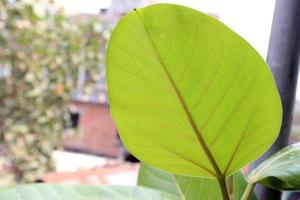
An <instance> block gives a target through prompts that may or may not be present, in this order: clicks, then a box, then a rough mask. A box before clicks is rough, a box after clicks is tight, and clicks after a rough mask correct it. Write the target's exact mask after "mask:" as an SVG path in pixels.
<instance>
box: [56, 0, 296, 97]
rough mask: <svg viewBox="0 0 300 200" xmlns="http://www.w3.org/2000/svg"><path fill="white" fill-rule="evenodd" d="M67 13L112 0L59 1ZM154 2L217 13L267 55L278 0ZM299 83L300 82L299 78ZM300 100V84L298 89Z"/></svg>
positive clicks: (91, 8)
mask: <svg viewBox="0 0 300 200" xmlns="http://www.w3.org/2000/svg"><path fill="white" fill-rule="evenodd" d="M56 1H58V2H60V3H61V4H62V5H63V6H64V7H65V9H66V11H67V13H69V14H75V13H80V12H81V13H93V14H97V13H98V12H99V9H100V7H102V8H105V7H109V6H110V3H111V0H56ZM151 2H162V3H175V4H181V5H185V6H189V7H192V8H194V9H197V10H200V11H202V12H208V13H213V14H216V15H217V16H218V17H219V19H220V20H221V21H223V22H224V23H225V24H226V25H227V26H229V27H230V28H231V29H233V30H234V31H236V32H237V33H238V34H240V35H241V36H242V37H243V38H245V39H246V40H247V41H248V42H249V43H250V44H251V45H252V46H253V47H254V48H255V49H256V50H257V51H258V52H259V53H260V54H261V55H262V57H263V58H266V55H267V50H268V43H269V37H270V31H271V24H272V17H273V11H274V6H275V0H151ZM298 85H300V81H298ZM297 99H298V100H300V87H298V88H297Z"/></svg>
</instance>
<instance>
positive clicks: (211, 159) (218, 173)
mask: <svg viewBox="0 0 300 200" xmlns="http://www.w3.org/2000/svg"><path fill="white" fill-rule="evenodd" d="M134 11H135V13H136V14H137V16H138V18H139V19H140V21H141V22H142V24H143V27H144V29H145V32H146V35H147V37H148V39H149V41H150V42H151V46H152V48H153V50H154V52H155V56H156V57H157V60H158V62H159V63H160V65H161V66H162V68H163V71H164V72H165V75H166V76H167V78H168V80H169V81H170V83H171V86H172V88H173V90H174V92H175V94H176V96H177V97H178V99H179V102H180V105H181V107H182V109H183V111H184V113H185V116H186V118H187V120H188V122H189V124H190V126H191V128H192V129H193V131H194V133H195V135H196V137H197V140H198V142H199V144H200V146H201V148H202V150H203V151H204V153H205V155H206V156H207V158H208V160H209V162H210V164H211V166H212V167H213V169H214V172H215V173H213V174H212V175H214V176H215V177H216V178H220V177H223V176H224V175H223V173H222V172H221V170H220V169H219V166H218V165H217V163H216V161H215V159H214V157H213V156H212V154H211V152H210V150H209V148H208V146H207V145H206V143H205V142H204V139H203V137H202V134H201V132H200V131H199V130H198V128H197V126H196V124H195V122H194V120H193V118H192V116H191V115H190V113H189V110H188V108H187V105H186V103H185V101H184V99H183V97H182V95H181V93H180V91H179V90H178V88H177V86H176V84H175V82H174V80H173V78H172V77H171V76H170V74H169V72H168V70H167V68H166V66H165V64H164V62H163V61H162V59H161V58H160V56H159V53H158V51H157V49H156V47H155V45H154V42H153V40H152V38H151V37H150V34H149V31H148V29H147V27H146V25H145V23H144V21H143V18H142V16H141V15H140V13H139V12H138V10H137V9H134ZM199 166H200V165H199ZM200 167H201V166H200ZM202 169H203V168H202ZM207 172H209V173H210V174H211V172H210V171H207Z"/></svg>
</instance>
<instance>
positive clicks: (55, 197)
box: [0, 184, 179, 200]
mask: <svg viewBox="0 0 300 200" xmlns="http://www.w3.org/2000/svg"><path fill="white" fill-rule="evenodd" d="M0 199H1V200H141V199H143V200H153V199H158V200H179V198H177V197H176V196H175V195H172V194H169V193H166V192H164V191H161V190H154V189H150V188H144V187H129V186H105V185H50V184H30V185H17V186H14V187H8V188H0Z"/></svg>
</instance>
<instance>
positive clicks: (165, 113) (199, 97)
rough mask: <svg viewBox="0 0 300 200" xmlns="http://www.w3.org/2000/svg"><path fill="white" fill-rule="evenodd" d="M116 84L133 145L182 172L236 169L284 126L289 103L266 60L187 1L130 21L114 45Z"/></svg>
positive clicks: (110, 59)
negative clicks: (285, 106) (283, 101)
mask: <svg viewBox="0 0 300 200" xmlns="http://www.w3.org/2000/svg"><path fill="white" fill-rule="evenodd" d="M107 82H108V94H109V99H110V106H111V111H112V116H113V118H114V120H115V122H116V125H117V128H118V130H119V133H120V136H121V139H122V141H123V142H124V144H125V146H126V147H127V148H128V149H129V150H130V152H132V153H133V154H134V155H135V156H136V157H137V158H139V159H140V160H142V161H143V162H145V163H148V164H150V165H153V166H156V167H159V168H161V169H164V170H167V171H170V172H172V173H175V174H184V175H191V176H203V177H224V176H227V175H230V174H233V173H234V172H236V171H237V170H238V169H240V168H241V167H242V166H244V165H246V164H247V163H249V162H250V161H253V160H254V159H256V158H257V157H258V156H259V155H261V154H262V153H263V152H264V151H266V150H267V149H268V148H269V147H270V145H271V144H272V143H273V142H274V140H275V139H276V137H277V134H278V132H279V128H280V123H281V115H282V109H281V102H280V98H279V95H278V92H277V89H276V86H275V83H274V80H273V77H272V74H271V72H270V71H269V69H268V66H267V65H266V63H265V62H264V60H263V59H262V58H261V57H260V56H259V55H258V53H257V52H256V51H255V50H254V49H253V48H252V47H251V46H250V45H249V44H248V43H247V42H246V41H245V40H243V39H242V38H241V37H240V36H238V35H237V34H235V33H234V32H233V31H231V30H230V29H229V28H228V27H227V26H225V25H224V24H223V23H221V22H219V21H218V20H216V19H214V18H212V17H210V16H208V15H205V14H203V13H201V12H198V11H196V10H193V9H190V8H187V7H183V6H178V5H171V4H158V5H153V6H149V7H145V8H142V9H137V10H135V11H132V12H130V13H129V14H128V15H126V16H125V17H123V18H122V19H121V20H120V22H119V24H118V25H117V27H116V28H115V30H114V32H113V33H112V36H111V39H110V42H109V47H108V51H107ZM266 133H268V134H266Z"/></svg>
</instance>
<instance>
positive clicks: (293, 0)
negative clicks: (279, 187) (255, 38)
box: [252, 0, 300, 200]
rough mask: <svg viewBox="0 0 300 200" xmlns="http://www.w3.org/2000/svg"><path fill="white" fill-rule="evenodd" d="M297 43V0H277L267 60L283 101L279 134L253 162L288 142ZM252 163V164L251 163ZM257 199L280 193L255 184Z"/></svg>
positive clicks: (299, 24)
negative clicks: (271, 144)
mask: <svg viewBox="0 0 300 200" xmlns="http://www.w3.org/2000/svg"><path fill="white" fill-rule="evenodd" d="M299 44H300V0H277V1H276V5H275V11H274V17H273V24H272V31H271V37H270V43H269V49H268V56H267V63H268V64H269V66H270V68H271V70H272V72H273V75H274V78H275V81H276V84H277V87H278V89H279V93H280V96H281V101H282V105H283V118H282V126H281V130H280V135H279V137H278V139H277V140H276V142H275V144H274V145H273V146H272V148H271V149H270V150H269V151H268V152H266V153H265V154H264V155H263V156H262V157H261V158H260V159H259V160H258V161H256V162H255V163H254V166H256V165H258V164H259V163H260V162H262V161H263V160H264V159H266V158H268V157H269V156H270V155H272V154H273V153H275V152H277V151H278V150H280V149H281V148H283V147H284V146H286V145H287V144H288V138H289V134H290V128H291V122H292V112H293V105H294V101H295V92H296V87H297V78H298V68H299V47H300V46H299ZM252 167H253V166H252ZM255 192H256V194H257V197H258V199H259V200H267V199H272V200H279V199H280V197H281V193H280V192H277V191H274V190H270V189H266V188H264V187H262V186H260V185H257V187H256V189H255Z"/></svg>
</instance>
